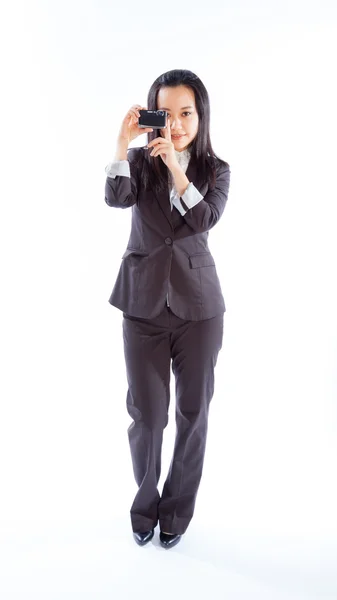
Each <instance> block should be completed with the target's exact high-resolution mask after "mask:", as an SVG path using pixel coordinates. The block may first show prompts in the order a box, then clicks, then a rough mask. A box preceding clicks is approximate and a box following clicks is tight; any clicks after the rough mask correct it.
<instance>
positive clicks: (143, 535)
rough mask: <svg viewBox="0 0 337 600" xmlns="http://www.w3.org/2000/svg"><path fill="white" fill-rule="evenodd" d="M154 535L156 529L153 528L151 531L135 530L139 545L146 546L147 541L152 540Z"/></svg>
mask: <svg viewBox="0 0 337 600" xmlns="http://www.w3.org/2000/svg"><path fill="white" fill-rule="evenodd" d="M153 535H154V529H151V530H150V531H134V532H133V537H134V538H135V540H136V542H137V544H139V546H145V544H147V542H149V541H150V540H152V538H153Z"/></svg>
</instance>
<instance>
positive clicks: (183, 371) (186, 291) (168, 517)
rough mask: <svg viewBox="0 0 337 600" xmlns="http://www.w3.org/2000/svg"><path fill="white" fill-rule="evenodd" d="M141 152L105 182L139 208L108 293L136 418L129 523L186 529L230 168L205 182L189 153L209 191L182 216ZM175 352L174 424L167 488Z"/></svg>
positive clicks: (209, 373)
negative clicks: (126, 172)
mask: <svg viewBox="0 0 337 600" xmlns="http://www.w3.org/2000/svg"><path fill="white" fill-rule="evenodd" d="M144 152H147V150H146V149H144V148H130V149H129V150H128V161H129V164H130V174H131V178H129V177H124V176H116V177H115V179H112V178H110V177H107V180H106V185H105V201H106V203H107V204H108V205H109V206H113V207H116V208H128V207H132V224H131V233H130V238H129V241H128V244H127V249H126V251H125V252H124V254H123V256H122V264H121V266H120V269H119V273H118V276H117V279H116V282H115V285H114V288H113V290H112V293H111V295H110V298H109V302H110V304H112V305H113V306H116V307H117V308H119V309H120V310H122V311H123V317H124V318H123V337H124V354H125V362H126V370H127V379H128V385H129V389H128V392H127V409H128V412H129V414H130V416H131V417H132V419H133V423H132V424H131V425H130V427H129V429H128V434H129V442H130V449H131V456H132V462H133V469H134V475H135V479H136V481H137V484H138V486H139V489H138V492H137V494H136V497H135V499H134V502H133V505H132V507H131V511H130V512H131V523H132V528H133V531H146V530H149V529H152V528H153V527H155V526H156V524H157V522H158V520H159V522H160V527H161V529H162V530H163V531H168V532H171V533H184V532H185V531H186V529H187V527H188V524H189V522H190V520H191V518H192V516H193V511H194V505H195V501H196V496H197V491H198V487H199V483H200V479H201V475H202V468H203V461H204V453H205V445H206V436H207V420H208V410H209V403H210V401H211V398H212V396H213V393H214V368H215V365H216V362H217V356H218V353H219V350H220V349H221V347H222V335H223V318H224V312H225V310H226V308H225V303H224V298H223V295H222V291H221V286H220V282H219V278H218V275H217V272H216V267H215V263H214V259H213V257H212V255H211V253H210V251H209V249H208V231H209V230H210V229H211V228H212V227H214V225H216V223H217V222H218V221H219V219H220V217H221V215H222V213H223V211H224V208H225V204H226V201H227V197H228V189H229V178H230V170H229V166H228V164H227V163H225V165H224V164H221V163H220V162H218V163H217V180H216V187H215V189H214V190H213V191H208V183H207V182H203V181H201V180H200V177H199V176H198V172H197V169H196V165H195V163H194V162H193V159H192V158H191V160H190V162H189V164H188V168H187V170H186V176H187V178H188V179H189V181H191V182H193V184H194V186H195V187H196V188H197V189H198V190H199V192H200V193H201V194H202V196H203V197H204V198H203V200H201V201H200V202H199V203H198V204H196V205H195V206H194V207H193V208H191V209H189V210H187V212H186V214H185V215H184V216H182V215H181V214H180V213H179V211H178V210H177V209H176V208H173V210H172V211H171V206H170V200H169V189H167V191H165V193H162V194H160V195H155V194H154V193H153V192H152V191H149V190H146V191H145V190H144V189H143V187H142V185H141V180H140V176H139V167H137V166H136V164H135V159H136V158H137V157H138V156H139V153H144ZM160 160H161V159H160ZM167 294H168V299H169V306H168V303H167ZM171 360H172V370H173V373H174V375H175V382H176V424H177V432H176V442H175V448H174V455H173V459H172V462H171V466H170V470H169V474H168V477H167V479H166V482H165V484H164V487H163V491H162V496H161V497H160V495H159V492H158V489H157V485H158V481H159V477H160V469H161V447H162V438H163V430H164V428H165V426H166V425H167V421H168V406H169V401H170V386H169V384H170V366H171Z"/></svg>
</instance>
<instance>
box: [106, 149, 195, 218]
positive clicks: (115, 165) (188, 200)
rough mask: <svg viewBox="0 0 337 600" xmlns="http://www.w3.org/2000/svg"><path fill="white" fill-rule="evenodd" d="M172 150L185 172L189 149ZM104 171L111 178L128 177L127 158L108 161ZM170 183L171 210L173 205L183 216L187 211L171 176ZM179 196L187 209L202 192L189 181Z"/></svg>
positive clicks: (191, 206)
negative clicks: (117, 176)
mask: <svg viewBox="0 0 337 600" xmlns="http://www.w3.org/2000/svg"><path fill="white" fill-rule="evenodd" d="M174 151H175V154H176V157H177V160H178V162H179V164H180V166H181V168H182V169H183V171H184V173H186V170H187V167H188V163H189V162H190V158H191V153H190V151H189V150H188V148H186V149H185V150H181V152H179V151H178V150H176V149H175V150H174ZM105 172H106V174H107V177H112V179H115V177H116V175H121V176H123V177H130V164H129V161H128V160H116V161H113V162H110V163H109V164H108V165H107V166H106V167H105ZM170 175H171V173H170ZM171 185H172V188H171V194H170V202H171V210H173V207H174V206H175V207H176V209H177V210H178V211H179V212H180V214H181V215H182V216H184V214H186V212H187V211H186V210H185V208H184V207H183V206H182V204H181V200H180V196H179V194H178V192H177V190H176V188H175V186H174V183H173V181H172V177H171ZM181 197H182V199H183V200H184V203H185V204H186V206H187V207H188V208H189V209H190V208H193V206H195V205H196V204H198V202H200V200H202V199H203V196H202V194H200V192H199V191H198V190H197V188H195V187H194V185H193V183H192V182H191V181H190V183H189V184H188V186H187V188H186V190H185V192H184V193H183V195H182V196H181Z"/></svg>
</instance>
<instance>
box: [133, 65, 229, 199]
mask: <svg viewBox="0 0 337 600" xmlns="http://www.w3.org/2000/svg"><path fill="white" fill-rule="evenodd" d="M179 85H185V86H187V87H189V88H191V89H192V90H193V91H194V96H195V106H196V110H197V113H198V117H199V123H198V131H197V134H196V136H195V138H194V139H193V140H192V142H191V143H190V144H189V146H188V149H189V151H190V152H191V160H192V159H195V160H196V166H197V172H198V175H200V177H201V178H202V179H203V181H208V183H209V187H210V189H214V186H215V181H216V163H215V159H217V160H219V161H220V162H222V163H224V161H223V160H222V159H221V158H220V157H218V156H217V155H216V154H215V153H214V150H213V148H212V144H211V139H210V133H209V130H210V103H209V96H208V92H207V90H206V88H205V86H204V84H203V83H202V81H201V79H199V77H198V76H197V75H195V73H192V71H188V70H187V69H173V70H172V71H167V72H166V73H163V74H162V75H160V76H159V77H157V79H156V80H155V81H154V82H153V84H152V85H151V87H150V90H149V93H148V96H147V108H148V110H157V108H158V107H157V97H158V92H159V90H160V89H161V88H162V87H177V86H179ZM159 135H160V132H159ZM156 137H158V130H154V131H152V132H149V133H148V141H149V142H150V141H151V140H153V139H155V138H156ZM142 154H143V158H144V159H143V160H142V164H141V165H140V168H141V181H142V184H143V185H144V187H145V188H147V187H152V189H153V190H154V191H155V192H156V193H160V192H162V191H163V190H167V186H168V182H169V169H168V168H167V166H166V165H165V163H164V161H163V160H161V158H160V157H154V156H149V153H148V151H147V150H146V151H144V152H143V153H142ZM158 158H160V160H158ZM225 164H226V163H225Z"/></svg>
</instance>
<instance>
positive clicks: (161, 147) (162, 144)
mask: <svg viewBox="0 0 337 600" xmlns="http://www.w3.org/2000/svg"><path fill="white" fill-rule="evenodd" d="M166 123H167V126H166V128H165V129H161V131H163V132H164V136H165V137H157V138H155V139H154V140H151V142H149V143H148V145H147V147H148V148H152V150H151V152H150V156H159V155H160V157H161V159H162V160H163V162H164V164H165V165H166V166H167V168H168V169H170V170H171V169H173V168H174V167H176V166H177V165H179V163H178V160H177V157H176V154H175V150H174V144H173V142H172V140H171V125H170V117H168V119H167V121H166Z"/></svg>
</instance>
